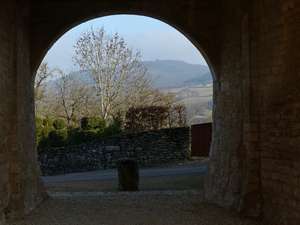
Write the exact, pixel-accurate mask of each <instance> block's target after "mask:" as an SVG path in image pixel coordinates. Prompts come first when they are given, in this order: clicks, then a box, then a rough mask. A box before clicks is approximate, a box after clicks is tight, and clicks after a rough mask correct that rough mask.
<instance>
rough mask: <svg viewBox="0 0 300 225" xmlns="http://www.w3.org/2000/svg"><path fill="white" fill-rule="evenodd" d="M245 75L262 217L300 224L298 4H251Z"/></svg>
mask: <svg viewBox="0 0 300 225" xmlns="http://www.w3.org/2000/svg"><path fill="white" fill-rule="evenodd" d="M251 11H252V18H251V24H252V37H251V38H252V42H251V73H252V74H253V75H252V77H253V102H252V105H253V107H252V108H253V109H252V110H253V112H254V113H255V115H256V121H255V122H256V123H257V129H258V132H257V133H259V137H258V139H257V141H256V143H257V144H256V146H257V148H256V150H257V151H259V154H258V155H259V157H260V158H259V160H260V162H261V189H262V197H263V203H264V204H263V209H264V211H263V213H264V214H263V215H264V217H266V218H268V219H272V220H273V221H276V222H277V223H278V224H299V221H300V214H299V212H300V201H299V199H300V179H299V178H300V149H299V146H300V116H299V112H300V51H299V50H300V1H298V0H288V1H279V0H273V1H270V0H268V1H254V3H253V4H252V8H251Z"/></svg>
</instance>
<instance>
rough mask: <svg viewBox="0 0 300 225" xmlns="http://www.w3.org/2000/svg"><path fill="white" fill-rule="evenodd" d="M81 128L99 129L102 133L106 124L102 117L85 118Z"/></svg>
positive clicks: (81, 122) (82, 120)
mask: <svg viewBox="0 0 300 225" xmlns="http://www.w3.org/2000/svg"><path fill="white" fill-rule="evenodd" d="M80 126H81V129H82V130H92V129H98V130H99V131H100V132H101V130H102V131H103V130H104V128H105V126H106V123H105V120H103V119H102V118H100V117H83V118H82V119H81V121H80Z"/></svg>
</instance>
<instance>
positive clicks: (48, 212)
mask: <svg viewBox="0 0 300 225" xmlns="http://www.w3.org/2000/svg"><path fill="white" fill-rule="evenodd" d="M201 199H202V197H201V193H200V192H195V191H160V192H153V191H152V192H137V193H98V194H97V193H95V192H94V193H92V194H91V195H89V194H88V193H83V194H77V195H70V194H67V193H66V194H63V193H62V192H61V193H60V195H57V196H55V197H54V198H51V199H49V200H48V201H46V202H45V203H44V204H43V205H41V207H39V208H38V209H37V210H35V211H34V212H33V213H32V214H31V215H29V216H28V217H27V218H26V219H25V220H24V221H19V222H17V223H11V225H258V224H257V223H255V222H253V221H248V220H245V219H244V220H243V219H240V218H239V217H238V216H237V215H235V214H232V213H229V212H227V211H226V210H223V209H220V208H217V207H215V206H211V205H208V204H205V203H203V202H202V200H201Z"/></svg>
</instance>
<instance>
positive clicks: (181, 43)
mask: <svg viewBox="0 0 300 225" xmlns="http://www.w3.org/2000/svg"><path fill="white" fill-rule="evenodd" d="M91 27H93V28H94V29H96V28H101V27H104V29H105V30H106V31H107V33H108V34H113V33H115V32H118V33H119V34H120V35H121V36H122V37H123V38H124V39H125V41H126V42H127V43H128V45H129V46H130V47H131V48H133V49H136V50H139V51H141V53H142V55H143V60H156V59H173V60H183V61H185V62H188V63H192V64H206V62H205V60H204V59H203V57H202V55H201V54H200V52H199V51H198V50H197V49H196V47H195V46H194V45H193V44H192V43H191V42H190V41H189V40H188V39H187V38H186V37H185V36H184V35H182V34H181V33H180V32H179V31H177V30H176V29H174V28H173V27H171V26H169V25H168V24H166V23H164V22H161V21H159V20H156V19H153V18H150V17H144V16H133V15H116V16H106V17H101V18H98V19H94V20H90V21H88V22H86V23H83V24H80V25H79V26H76V27H75V28H73V29H72V30H70V31H68V32H67V33H65V34H64V35H63V36H62V37H61V38H60V39H59V40H58V41H57V42H56V43H55V44H54V45H53V46H52V48H51V49H50V50H49V52H48V53H47V55H46V57H45V59H44V60H45V61H47V62H48V63H49V65H50V66H51V67H60V68H62V69H64V70H67V71H71V70H74V69H75V67H74V63H73V60H72V56H73V46H74V44H75V42H76V40H77V39H78V37H79V36H80V34H81V33H83V32H84V31H87V30H89V29H90V28H91Z"/></svg>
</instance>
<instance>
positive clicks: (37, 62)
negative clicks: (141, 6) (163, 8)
mask: <svg viewBox="0 0 300 225" xmlns="http://www.w3.org/2000/svg"><path fill="white" fill-rule="evenodd" d="M117 15H128V16H145V17H148V18H151V19H154V20H158V21H160V22H163V23H165V24H166V25H168V26H170V27H172V28H174V29H175V30H176V31H177V32H179V33H180V34H182V35H183V36H184V37H185V38H186V39H187V40H189V41H190V42H191V43H192V45H193V46H194V47H195V48H196V49H197V50H198V51H199V52H200V54H201V55H202V56H203V58H204V60H205V62H206V63H207V65H208V67H209V69H210V72H211V75H212V78H213V81H216V80H217V76H216V69H215V66H214V65H213V62H212V60H211V59H210V58H212V57H209V54H208V53H207V51H205V48H204V47H203V46H202V45H201V43H200V42H199V41H197V39H196V38H193V36H192V34H190V33H189V32H187V31H186V29H184V28H183V27H182V26H180V25H176V24H173V23H172V22H170V21H169V20H168V19H164V18H163V17H159V16H156V15H152V14H147V13H137V12H136V13H116V12H115V13H106V14H103V15H100V16H99V15H98V16H90V17H87V18H84V19H82V20H79V21H76V22H73V23H71V24H68V25H66V26H64V27H63V28H62V29H61V30H60V31H58V32H57V34H56V36H54V37H53V38H51V39H49V40H48V43H47V45H46V46H45V47H44V49H39V50H38V52H39V56H38V58H36V59H35V60H33V62H32V71H33V76H35V74H36V71H37V69H38V67H39V65H40V64H41V62H42V61H43V59H44V57H45V56H46V54H47V52H48V51H49V50H50V49H51V48H52V46H53V45H54V44H55V43H56V42H57V41H58V40H59V39H60V38H61V37H62V36H63V35H65V34H66V33H68V32H69V31H71V30H72V29H73V28H75V27H77V26H79V25H80V24H83V23H85V22H88V21H90V20H93V19H99V18H103V17H107V16H117ZM33 50H34V49H33Z"/></svg>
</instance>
